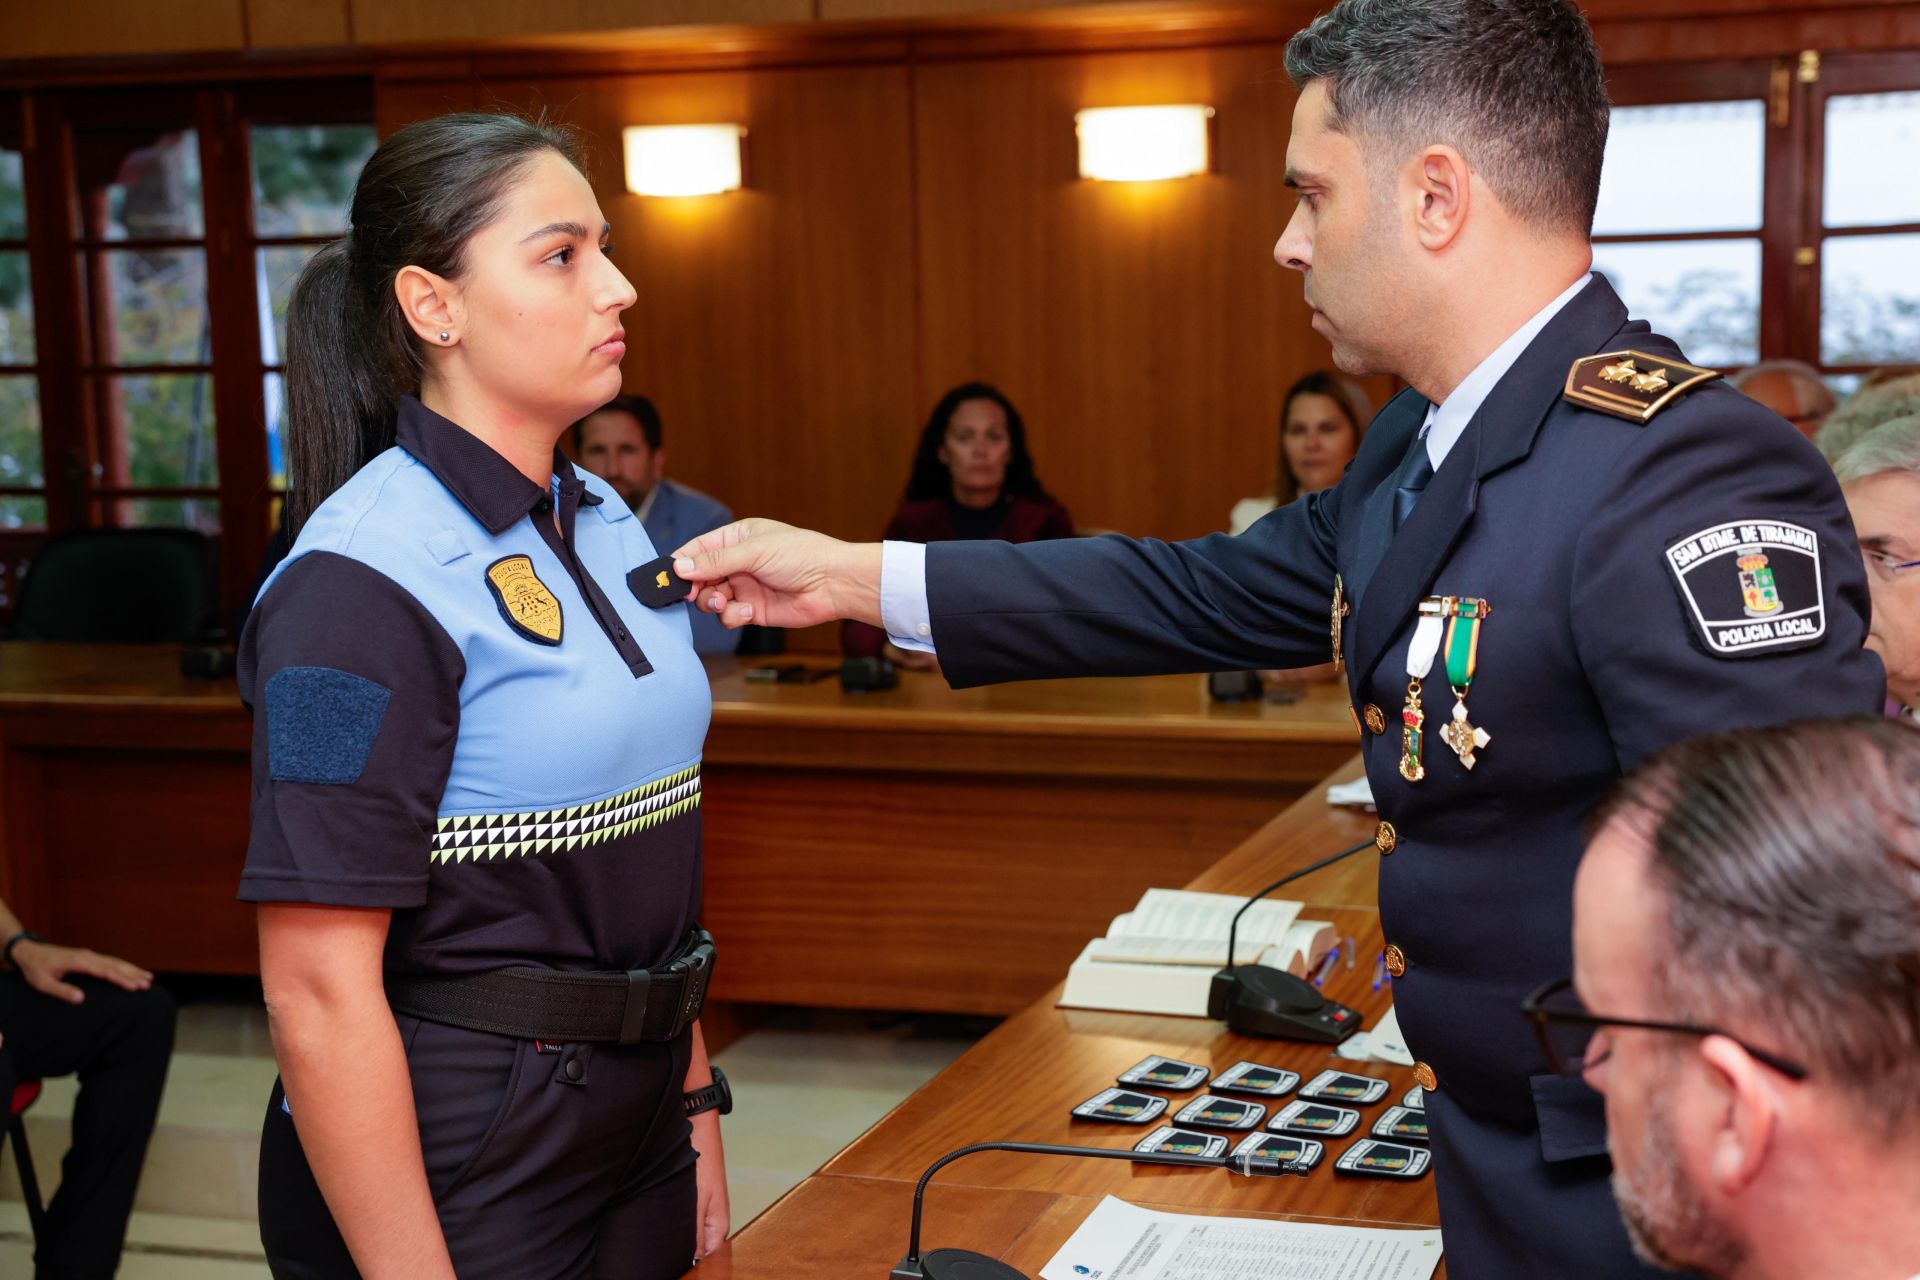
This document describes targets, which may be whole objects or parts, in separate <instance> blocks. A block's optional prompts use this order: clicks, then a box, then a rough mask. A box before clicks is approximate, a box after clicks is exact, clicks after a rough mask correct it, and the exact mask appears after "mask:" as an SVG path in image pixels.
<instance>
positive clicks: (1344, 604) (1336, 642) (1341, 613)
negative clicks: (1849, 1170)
mask: <svg viewBox="0 0 1920 1280" xmlns="http://www.w3.org/2000/svg"><path fill="white" fill-rule="evenodd" d="M1352 612H1353V603H1352V601H1350V600H1348V599H1347V584H1346V583H1345V582H1343V581H1342V580H1341V578H1340V575H1339V574H1337V573H1336V574H1334V575H1333V669H1334V670H1335V671H1336V672H1338V671H1344V670H1346V666H1347V655H1346V653H1345V652H1344V650H1343V649H1342V648H1341V641H1342V636H1341V632H1342V630H1343V629H1344V626H1343V624H1344V623H1345V622H1346V618H1347V615H1348V614H1350V613H1352Z"/></svg>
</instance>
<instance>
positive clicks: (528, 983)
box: [387, 927, 714, 1044]
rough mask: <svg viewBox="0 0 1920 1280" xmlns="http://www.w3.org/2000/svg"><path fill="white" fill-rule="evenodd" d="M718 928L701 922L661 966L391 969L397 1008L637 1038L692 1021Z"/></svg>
mask: <svg viewBox="0 0 1920 1280" xmlns="http://www.w3.org/2000/svg"><path fill="white" fill-rule="evenodd" d="M713 955H714V952H713V935H712V934H710V933H708V932H707V931H706V930H705V929H701V928H698V927H696V928H695V929H694V930H693V932H691V933H689V934H688V935H687V940H686V942H685V944H684V945H683V946H682V947H681V951H680V954H679V956H677V957H676V958H675V959H673V960H671V961H669V962H667V963H666V964H664V965H662V966H661V967H660V968H658V969H629V970H627V971H626V972H625V973H599V972H568V971H565V970H560V969H536V968H532V967H529V966H515V967H513V968H508V969H494V970H491V971H490V972H487V973H473V974H466V975H463V976H461V977H457V978H427V977H417V976H411V975H407V974H394V973H390V974H388V975H387V1001H388V1003H389V1004H391V1005H392V1006H393V1009H394V1012H396V1013H406V1014H411V1015H413V1016H414V1017H416V1018H425V1019H426V1020H427V1021H429V1022H442V1023H445V1024H446V1025H448V1026H452V1027H465V1028H466V1029H467V1030H469V1031H486V1032H491V1033H492V1034H494V1035H502V1036H513V1037H514V1038H515V1039H519V1040H551V1041H557V1042H561V1043H581V1042H584V1041H610V1042H613V1043H616V1044H638V1043H640V1042H641V1041H643V1040H672V1039H675V1038H676V1037H678V1036H679V1035H680V1033H681V1032H683V1031H685V1030H686V1029H687V1028H688V1027H690V1026H692V1025H693V1022H694V1019H696V1018H698V1017H699V1016H700V1010H701V1008H702V1006H704V1005H705V1004H706V1000H707V983H708V981H709V980H710V979H711V978H712V977H713Z"/></svg>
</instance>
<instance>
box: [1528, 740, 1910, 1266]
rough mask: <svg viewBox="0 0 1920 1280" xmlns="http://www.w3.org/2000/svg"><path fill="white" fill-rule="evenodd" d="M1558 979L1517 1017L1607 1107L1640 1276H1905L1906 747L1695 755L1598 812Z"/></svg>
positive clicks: (1817, 743)
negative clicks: (1642, 1265)
mask: <svg viewBox="0 0 1920 1280" xmlns="http://www.w3.org/2000/svg"><path fill="white" fill-rule="evenodd" d="M1593 830H1594V835H1593V839H1592V841H1591V843H1590V844H1589V846H1588V849H1587V853H1586V856H1585V858H1584V859H1583V861H1582V862H1581V865H1580V870H1579V873H1578V876H1577V878H1576V881H1575V888H1574V930H1573V943H1574V971H1575V976H1574V978H1573V980H1572V981H1571V982H1570V983H1569V982H1558V983H1553V984H1550V985H1549V986H1547V987H1543V988H1541V989H1540V990H1538V991H1536V992H1534V993H1533V995H1531V996H1529V997H1528V999H1527V1001H1526V1005H1525V1010H1526V1013H1527V1016H1528V1017H1529V1019H1531V1020H1532V1022H1533V1024H1534V1029H1535V1031H1536V1033H1537V1034H1538V1036H1539V1039H1540V1042H1541V1048H1542V1050H1543V1051H1544V1053H1545V1055H1546V1059H1547V1062H1548V1064H1549V1066H1551V1067H1552V1068H1553V1069H1554V1070H1555V1071H1558V1072H1560V1073H1562V1074H1564V1075H1569V1076H1584V1077H1585V1079H1586V1082H1587V1083H1588V1084H1589V1085H1591V1086H1593V1087H1594V1088H1595V1089H1598V1090H1600V1091H1601V1092H1602V1093H1603V1094H1605V1095H1606V1106H1607V1130H1608V1138H1609V1143H1610V1147H1611V1151H1612V1156H1613V1166H1614V1173H1613V1185H1614V1194H1615V1197H1616V1198H1617V1200H1618V1202H1619V1205H1620V1211H1621V1215H1622V1216H1623V1217H1624V1218H1625V1220H1626V1224H1627V1231H1628V1235H1629V1236H1630V1238H1631V1239H1632V1240H1633V1243H1634V1247H1635V1249H1636V1250H1637V1251H1638V1252H1639V1253H1640V1254H1641V1256H1643V1257H1644V1258H1646V1259H1647V1260H1648V1261H1650V1262H1652V1263H1654V1264H1656V1265H1659V1266H1663V1267H1667V1268H1669V1269H1673V1270H1682V1269H1690V1270H1695V1271H1699V1272H1701V1273H1703V1274H1705V1275H1708V1276H1714V1277H1738V1278H1739V1280H1773V1278H1775V1277H1781V1278H1785V1277H1792V1278H1793V1280H1827V1278H1829V1277H1831V1278H1832V1280H1841V1278H1842V1277H1844V1278H1845V1280H1908V1278H1909V1277H1914V1278H1915V1280H1920V1274H1917V1273H1920V729H1917V728H1915V727H1914V726H1912V725H1910V724H1906V723H1903V722H1900V721H1895V720H1888V719H1883V718H1875V717H1870V716H1861V717H1851V718H1847V719H1828V720H1807V721H1802V722H1800V723H1798V724H1789V725H1785V726H1781V727H1778V728H1772V729H1762V730H1751V731H1745V732H1739V733H1731V734H1725V735H1720V736H1714V737H1703V738H1696V739H1693V740H1691V741H1688V742H1684V743H1681V744H1680V745H1678V746H1675V747H1672V748H1669V749H1667V750H1666V751H1663V752H1661V753H1660V754H1658V755H1656V756H1653V757H1652V758H1650V759H1649V760H1648V761H1647V762H1646V763H1645V764H1644V765H1643V766H1641V768H1640V769H1638V770H1637V771H1636V772H1634V773H1633V774H1632V775H1630V776H1629V777H1628V778H1627V780H1626V781H1625V782H1623V783H1622V784H1621V785H1620V787H1619V788H1618V789H1617V790H1616V791H1615V792H1614V794H1613V796H1612V797H1611V798H1610V799H1609V800H1608V802H1607V803H1606V804H1605V805H1604V806H1603V807H1602V809H1601V810H1600V812H1599V813H1598V814H1597V815H1596V816H1595V825H1594V828H1593Z"/></svg>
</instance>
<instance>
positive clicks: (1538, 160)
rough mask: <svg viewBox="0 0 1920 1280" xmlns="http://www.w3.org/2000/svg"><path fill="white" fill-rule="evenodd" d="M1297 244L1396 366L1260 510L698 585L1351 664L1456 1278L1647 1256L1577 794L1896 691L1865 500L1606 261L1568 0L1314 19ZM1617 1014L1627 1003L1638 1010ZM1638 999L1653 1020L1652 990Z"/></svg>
mask: <svg viewBox="0 0 1920 1280" xmlns="http://www.w3.org/2000/svg"><path fill="white" fill-rule="evenodd" d="M1287 65H1288V71H1289V73H1290V75H1291V76H1292V77H1293V79H1294V81H1295V83H1296V85H1298V86H1299V87H1300V89H1301V96H1300V100H1299V104H1298V106H1297V108H1296V112H1295V116H1294V125H1293V135H1292V138H1291V141H1290V144H1289V147H1288V178H1289V181H1290V182H1291V183H1292V184H1293V185H1295V186H1296V187H1297V188H1298V189H1299V191H1300V194H1301V204H1300V207H1299V209H1298V210H1297V211H1296V212H1295V215H1294V217H1293V220H1292V221H1291V222H1290V223H1289V224H1288V227H1287V230H1286V232H1285V234H1284V235H1282V237H1281V239H1280V242H1279V244H1278V245H1277V246H1276V247H1275V256H1276V258H1277V259H1278V260H1279V261H1280V262H1281V264H1282V265H1284V266H1288V267H1291V268H1294V269H1296V270H1299V271H1301V272H1302V273H1303V275H1304V277H1305V281H1306V294H1307V300H1308V302H1309V303H1310V305H1312V306H1313V308H1314V319H1313V323H1314V327H1315V329H1316V330H1317V331H1318V332H1320V333H1321V334H1323V335H1324V336H1326V337H1327V338H1328V339H1329V340H1330V342H1331V343H1332V346H1333V351H1334V358H1335V361H1336V363H1338V364H1339V365H1340V366H1341V367H1342V368H1343V369H1346V370H1348V371H1350V372H1356V373H1391V374H1396V375H1398V376H1400V377H1402V378H1404V379H1405V380H1406V381H1407V383H1408V384H1409V386H1410V389H1409V390H1408V391H1407V392H1405V393H1403V394H1402V395H1400V396H1399V397H1398V398H1396V399H1395V400H1393V401H1392V402H1391V403H1390V404H1388V405H1387V407H1386V408H1385V409H1384V410H1382V412H1381V413H1380V415H1379V416H1378V417H1377V418H1376V419H1375V420H1374V422H1373V424H1372V426H1371V427H1370V428H1369V429H1368V431H1367V433H1366V438H1365V441H1364V443H1363V444H1362V446H1361V448H1360V451H1359V454H1358V456H1357V457H1356V458H1355V459H1354V462H1353V465H1352V466H1351V468H1350V469H1349V470H1348V473H1347V475H1346V477H1345V478H1344V479H1343V480H1342V482H1341V483H1340V484H1338V485H1336V486H1334V487H1333V488H1332V489H1330V490H1326V491H1324V492H1322V493H1318V494H1311V495H1308V496H1307V497H1305V498H1303V499H1301V500H1300V501H1298V502H1295V503H1292V504H1291V505H1289V506H1286V507H1283V508H1281V509H1280V510H1278V511H1275V512H1274V513H1272V514H1271V515H1269V516H1267V517H1265V518H1264V519H1262V520H1261V521H1260V522H1259V523H1257V524H1255V525H1254V526H1253V527H1252V528H1251V529H1249V530H1248V531H1247V532H1246V533H1245V534H1243V535H1241V536H1239V537H1237V538H1236V537H1228V536H1225V535H1215V536H1213V537H1208V538H1202V539H1199V540H1197V541H1194V542H1186V543H1176V544H1168V543H1164V542H1158V541H1153V540H1139V541H1135V540H1131V539H1126V538H1119V537H1104V538H1094V539H1085V540H1077V541H1070V542H1051V543H1035V544H1032V545H1028V546H1023V547H1009V546H1003V545H998V544H992V543H972V544H962V543H952V544H944V545H939V546H932V547H926V548H919V547H913V546H910V545H906V544H899V543H888V544H884V546H883V547H882V546H853V545H848V544H843V543H839V542H835V541H833V540H831V539H827V538H823V537H821V536H820V535H817V534H810V533H804V532H802V531H798V530H791V529H787V528H785V527H784V526H779V525H775V524H772V523H770V522H762V521H746V522H743V523H742V524H738V525H733V526H729V527H728V528H727V529H723V530H719V531H717V532H716V533H713V534H709V535H706V536H705V537H704V538H702V539H699V540H697V541H696V542H695V543H693V544H690V545H689V546H688V547H686V548H683V549H682V556H681V563H680V566H679V567H680V572H681V573H682V576H684V577H687V578H688V579H689V580H691V581H694V582H698V583H702V584H710V585H703V586H701V587H699V588H698V589H697V592H696V594H697V596H698V597H699V600H700V602H701V604H702V606H703V607H705V608H708V609H710V610H716V609H717V610H719V611H721V612H723V614H724V616H725V618H726V620H727V621H728V622H729V623H730V624H733V625H738V624H740V623H742V622H744V621H747V620H754V621H761V622H766V623H770V624H774V625H807V624H808V623H810V622H814V621H819V620H821V619H823V618H826V617H849V616H851V617H859V618H863V619H866V620H868V621H874V622H879V623H881V624H882V625H885V626H886V627H887V629H888V632H889V634H890V635H891V637H892V638H893V640H894V642H895V643H896V644H899V645H902V646H913V645H918V646H920V647H923V648H927V647H932V646H934V645H936V644H937V646H938V652H939V655H940V660H941V665H942V667H943V669H944V671H945V673H946V676H947V678H948V679H949V680H950V681H951V682H952V683H953V684H954V685H955V686H957V687H958V686H969V685H978V684H984V683H989V682H993V681H1005V680H1018V679H1034V678H1044V677H1058V676H1077V675H1122V674H1142V675H1144V674H1149V673H1158V672H1175V671H1206V670H1227V669H1248V668H1268V667H1298V666H1306V665H1309V664H1312V663H1317V662H1324V661H1326V659H1327V656H1328V651H1329V645H1330V644H1331V645H1332V648H1333V655H1334V657H1335V658H1336V659H1340V658H1344V660H1345V663H1346V676H1347V680H1348V682H1349V688H1350V690H1351V693H1352V697H1353V702H1354V706H1355V710H1356V720H1357V721H1359V723H1360V739H1361V750H1362V752H1363V754H1364V756H1365V759H1366V765H1367V774H1368V777H1369V778H1370V779H1371V781H1372V785H1373V792H1374V796H1375V799H1376V802H1377V804H1378V806H1379V810H1380V816H1381V819H1382V821H1381V823H1380V846H1381V850H1382V852H1383V854H1385V855H1386V856H1385V857H1384V858H1383V860H1382V862H1381V872H1380V913H1381V922H1382V925H1383V927H1384V928H1385V931H1386V936H1387V940H1388V942H1389V943H1390V944H1391V945H1390V949H1389V952H1388V957H1387V959H1388V967H1389V970H1390V971H1391V972H1392V973H1393V974H1394V985H1395V988H1396V989H1395V993H1394V994H1395V1001H1394V1002H1395V1005H1396V1006H1397V1008H1398V1009H1399V1013H1400V1023H1401V1026H1402V1028H1403V1029H1404V1031H1405V1034H1406V1039H1407V1043H1408V1045H1409V1047H1410V1048H1411V1049H1412V1050H1413V1052H1414V1053H1415V1054H1416V1055H1418V1057H1419V1058H1420V1064H1419V1066H1418V1067H1417V1068H1416V1075H1417V1076H1418V1077H1419V1078H1420V1079H1421V1080H1422V1081H1423V1083H1426V1084H1427V1085H1428V1093H1429V1099H1428V1103H1427V1105H1428V1108H1429V1111H1430V1114H1431V1122H1432V1129H1433V1150H1434V1158H1435V1171H1436V1177H1437V1189H1438V1192H1439V1197H1440V1214H1441V1225H1442V1229H1443V1230H1444V1231H1445V1233H1446V1248H1447V1254H1448V1258H1449V1273H1450V1274H1451V1275H1453V1276H1454V1277H1455V1278H1456V1280H1488V1278H1489V1277H1497V1278H1501V1280H1506V1278H1511V1280H1536V1278H1538V1277H1545V1276H1553V1277H1555V1278H1556V1280H1566V1278H1568V1277H1594V1278H1595V1280H1599V1278H1600V1277H1609V1278H1611V1277H1618V1276H1626V1275H1633V1274H1637V1273H1639V1265H1638V1264H1637V1263H1636V1262H1635V1260H1634V1258H1633V1256H1632V1254H1631V1252H1630V1250H1629V1245H1628V1242H1627V1238H1626V1235H1625V1232H1624V1231H1623V1229H1622V1227H1621V1224H1620V1220H1619V1216H1618V1214H1617V1212H1616V1208H1615V1205H1614V1203H1613V1200H1612V1196H1611V1194H1610V1189H1609V1186H1608V1174H1609V1164H1608V1160H1607V1155H1606V1150H1607V1148H1606V1132H1605V1125H1604V1121H1603V1113H1602V1108H1601V1104H1600V1100H1599V1098H1598V1097H1597V1095H1595V1094H1594V1093H1592V1092H1591V1091H1590V1090H1589V1089H1587V1087H1586V1086H1585V1085H1584V1084H1583V1083H1582V1081H1581V1080H1579V1079H1578V1078H1566V1077H1561V1076H1556V1075H1554V1074H1552V1073H1551V1072H1550V1071H1548V1069H1547V1066H1546V1064H1545V1063H1544V1062H1542V1061H1541V1058H1540V1054H1539V1050H1538V1048H1537V1046H1536V1044H1535V1042H1534V1040H1533V1038H1532V1036H1531V1035H1530V1033H1529V1031H1528V1028H1527V1026H1526V1024H1525V1022H1524V1020H1523V1019H1522V1018H1521V1016H1520V1014H1519V1004H1520V1001H1521V998H1522V997H1523V996H1524V995H1525V994H1526V993H1527V992H1528V991H1529V990H1530V989H1531V988H1533V987H1534V986H1537V985H1539V984H1542V983H1545V982H1548V981H1550V980H1553V979H1556V978H1558V977H1560V976H1562V975H1563V974H1564V973H1565V972H1566V971H1567V969H1568V965H1569V964H1570V962H1571V944H1570V936H1571V935H1570V914H1571V891H1572V885H1573V877H1574V868H1575V866H1576V864H1577V862H1578V860H1579V857H1580V853H1581V849H1582V845H1583V840H1582V826H1583V823H1584V821H1585V819H1586V817H1587V814H1588V813H1589V811H1590V810H1591V809H1592V808H1593V807H1594V805H1595V804H1596V803H1597V802H1598V801H1599V799H1600V798H1601V797H1602V796H1603V795H1605V794H1606V792H1607V790H1608V788H1609V787H1611V786H1612V785H1613V784H1614V782H1615V781H1616V780H1617V779H1618V778H1619V777H1620V776H1621V775H1622V773H1623V772H1624V771H1625V770H1627V769H1629V768H1631V767H1632V766H1633V765H1634V764H1635V763H1636V762H1637V761H1639V760H1640V759H1642V758H1643V757H1645V756H1646V755H1648V754H1649V753H1651V752H1653V751H1655V750H1657V749H1659V748H1660V747H1662V746H1664V745H1666V744H1668V743H1670V742H1674V741H1676V740H1678V739H1681V738H1684V737H1689V736H1692V735H1694V734H1696V733H1699V732H1701V731H1704V730H1724V729H1729V728H1734V727H1737V726H1746V725H1761V724H1770V723H1777V722H1782V721H1786V720H1790V719H1795V718H1798V717H1802V716H1808V715H1814V714H1827V713H1843V712H1850V711H1871V710H1873V709H1875V708H1877V707H1878V705H1879V698H1880V690H1881V687H1882V683H1883V677H1882V672H1881V669H1880V664H1879V662H1878V660H1877V659H1876V658H1874V657H1873V656H1872V655H1870V654H1868V653H1866V652H1864V651H1863V650H1862V648H1861V643H1862V641H1863V639H1864V638H1865V635H1866V613H1867V593H1866V585H1865V581H1864V571H1863V567H1862V563H1861V558H1860V552H1859V550H1858V547H1857V546H1856V544H1855V540H1854V534H1853V530H1852V528H1851V526H1850V524H1849V522H1848V519H1847V513H1846V509H1845V506H1844V504H1843V502H1842V499H1841V495H1840V490H1839V487H1838V485H1837V484H1836V483H1835V481H1834V479H1833V477H1832V475H1831V473H1829V472H1828V471H1827V469H1826V467H1825V466H1824V464H1823V463H1822V462H1821V460H1820V458H1819V456H1818V454H1817V453H1816V452H1815V451H1814V449H1813V448H1812V447H1811V446H1810V445H1809V444H1808V443H1807V442H1806V440H1805V439H1803V438H1802V437H1801V436H1800V435H1799V433H1798V432H1796V431H1794V430H1793V428H1792V427H1790V426H1788V425H1787V424H1786V423H1785V422H1784V421H1783V420H1781V419H1780V418H1778V417H1776V416H1775V415H1773V414H1772V413H1770V412H1768V411H1766V410H1764V409H1762V408H1760V407H1759V406H1758V405H1756V404H1754V403H1753V402H1752V401H1750V400H1748V399H1747V398H1746V397H1744V396H1741V395H1740V394H1739V393H1737V392H1735V391H1732V390H1731V389H1729V388H1728V387H1727V386H1726V385H1725V384H1724V382H1721V381H1718V380H1716V377H1715V375H1714V374H1712V373H1711V372H1710V371H1708V370H1704V369H1696V368H1694V367H1693V366H1691V365H1689V364H1687V363H1686V362H1685V361H1684V358H1683V357H1682V355H1681V353H1680V351H1679V350H1678V349H1677V348H1676V347H1675V346H1674V344H1673V343H1671V342H1670V341H1668V340H1667V339H1665V338H1662V337H1659V336H1656V335H1655V334H1653V333H1652V332H1650V330H1649V329H1648V326H1647V325H1645V324H1644V323H1641V322H1639V321H1633V320H1629V318H1628V315H1627V311H1626V308H1625V307H1624V306H1623V305H1622V304H1621V302H1620V299H1619V298H1618V297H1617V296H1616V295H1615V294H1614V291H1613V290H1612V289H1611V288H1610V287H1609V286H1608V284H1607V282H1606V281H1605V280H1604V279H1602V278H1599V277H1594V276H1589V274H1588V270H1589V267H1590V264H1591V261H1592V258H1591V251H1590V248H1589V243H1588V236H1589V232H1590V229H1591V225H1592V216H1593V208H1594V201H1595V198H1596V196H1597V192H1598V188H1599V175H1600V162H1601V156H1602V153H1603V150H1604V146H1605V138H1606V125H1607V100H1606V90H1605V85H1604V80H1603V77H1602V73H1601V68H1600V62H1599V57H1598V54H1597V52H1596V50H1595V48H1594V46H1593V42H1592V36H1591V34H1590V32H1589V31H1588V29H1587V25H1586V22H1585V20H1584V19H1583V18H1582V17H1581V15H1580V13H1579V11H1578V10H1577V9H1576V8H1574V7H1573V5H1572V4H1571V3H1567V2H1566V0H1342V3H1340V4H1338V5H1336V6H1335V7H1334V9H1333V10H1332V11H1331V12H1330V13H1328V14H1326V15H1324V16H1322V17H1321V18H1319V19H1317V20H1316V21H1315V22H1314V24H1313V25H1312V26H1311V27H1309V28H1308V29H1306V30H1305V31H1303V32H1302V33H1300V34H1299V35H1298V36H1296V37H1295V38H1294V40H1293V41H1292V42H1291V44H1290V45H1289V47H1288V51H1287ZM1613 1012H1621V1011H1613ZM1627 1012H1631V1011H1627Z"/></svg>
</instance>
